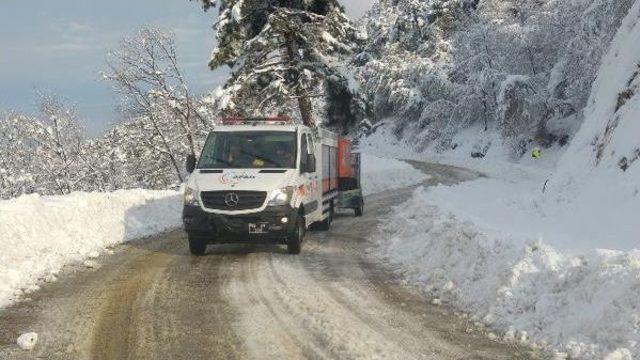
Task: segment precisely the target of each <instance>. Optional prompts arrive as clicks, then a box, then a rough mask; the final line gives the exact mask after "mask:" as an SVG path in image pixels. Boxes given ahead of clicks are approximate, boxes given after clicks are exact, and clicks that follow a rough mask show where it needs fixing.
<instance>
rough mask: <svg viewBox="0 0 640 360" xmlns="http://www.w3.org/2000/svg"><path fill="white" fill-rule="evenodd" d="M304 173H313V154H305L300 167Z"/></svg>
mask: <svg viewBox="0 0 640 360" xmlns="http://www.w3.org/2000/svg"><path fill="white" fill-rule="evenodd" d="M302 170H303V172H305V173H314V172H316V157H315V155H313V154H307V155H306V158H305V161H304V169H302Z"/></svg>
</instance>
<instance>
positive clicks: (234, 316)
mask: <svg viewBox="0 0 640 360" xmlns="http://www.w3.org/2000/svg"><path fill="white" fill-rule="evenodd" d="M414 166H417V167H421V168H422V170H424V171H426V172H427V173H429V174H430V175H431V177H430V178H429V180H428V183H427V184H426V185H433V184H435V183H442V182H444V183H455V182H458V181H464V180H467V179H469V178H471V177H473V175H472V174H470V173H469V172H466V171H464V170H461V169H456V168H452V167H445V166H440V165H424V164H418V163H416V164H414ZM412 189H413V188H405V189H402V190H394V191H387V192H385V193H381V194H377V195H372V196H370V197H368V198H367V211H366V214H365V216H364V217H362V218H354V217H352V215H350V214H345V215H343V216H340V217H338V218H337V219H336V221H335V222H334V223H333V228H332V230H331V231H330V232H328V233H320V232H312V233H309V236H308V238H307V241H306V243H305V245H304V248H303V253H302V255H300V256H291V255H287V254H286V253H285V249H284V248H278V247H270V246H269V247H267V246H264V247H254V246H243V245H228V246H227V245H225V246H212V247H210V248H209V251H208V254H207V255H208V256H205V257H200V258H195V257H191V256H189V255H188V250H187V248H186V239H185V236H184V234H183V233H182V232H181V231H175V232H171V233H168V234H164V235H161V236H157V237H155V238H151V239H147V240H144V241H138V242H132V243H128V244H125V245H122V246H120V247H118V248H116V250H115V253H114V254H112V255H109V256H105V257H103V258H100V259H98V260H97V263H98V264H99V266H98V267H97V268H94V269H91V270H86V269H84V268H80V267H77V268H75V269H74V268H73V267H69V268H68V269H66V270H65V271H63V273H61V274H60V279H59V281H57V282H55V283H51V284H46V285H45V286H43V288H42V289H41V290H40V291H37V292H34V293H32V294H31V295H30V296H31V300H30V301H24V302H20V303H17V304H15V305H13V306H11V307H9V308H7V309H4V310H3V311H2V312H0V324H1V326H0V358H2V359H23V358H36V357H39V358H47V359H70V358H80V359H89V358H92V359H125V358H131V359H179V358H184V359H199V358H202V359H215V358H225V359H227V358H256V359H258V358H332V359H350V358H393V359H412V358H413V359H465V358H469V359H470V358H473V359H478V358H485V359H514V358H530V357H535V354H532V353H530V351H529V350H528V349H526V348H518V347H515V346H511V345H504V344H500V343H498V342H494V341H490V340H489V339H488V338H487V337H486V336H484V335H483V334H482V332H481V331H479V330H478V329H476V328H474V327H473V325H471V324H470V323H467V322H466V321H465V320H462V319H459V318H457V317H454V316H451V315H449V314H448V313H447V312H446V311H444V310H443V309H442V308H440V307H437V306H433V305H429V304H427V302H426V300H424V298H422V297H420V296H419V295H417V292H416V293H414V292H413V291H412V290H410V289H408V288H406V287H404V286H402V285H400V281H399V280H398V279H396V278H395V277H394V275H392V272H391V271H389V269H385V268H384V267H382V266H380V265H379V264H376V263H373V262H371V260H369V259H368V258H367V257H366V256H365V252H366V250H367V248H368V247H369V246H371V243H370V242H369V240H367V237H368V235H370V234H371V233H372V232H373V231H375V229H376V226H377V221H378V219H379V218H381V217H382V216H383V215H385V214H386V213H387V212H388V211H389V210H390V207H391V206H392V205H397V204H400V203H402V202H403V201H405V200H406V199H407V197H408V196H410V195H411V193H412ZM25 331H35V332H37V333H38V334H39V343H38V346H37V347H36V349H34V350H33V351H31V352H24V351H22V350H20V349H19V348H17V347H16V346H15V339H16V338H17V336H18V335H20V334H21V333H23V332H25Z"/></svg>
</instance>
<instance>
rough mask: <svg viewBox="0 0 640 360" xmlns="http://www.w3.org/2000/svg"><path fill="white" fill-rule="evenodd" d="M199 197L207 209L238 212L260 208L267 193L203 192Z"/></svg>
mask: <svg viewBox="0 0 640 360" xmlns="http://www.w3.org/2000/svg"><path fill="white" fill-rule="evenodd" d="M233 195H235V197H234V196H233ZM200 197H201V198H202V204H203V205H204V207H205V208H207V209H211V210H226V211H239V210H252V209H258V208H260V207H262V205H264V202H265V201H266V199H267V193H266V192H264V191H203V192H201V193H200ZM236 202H237V204H236Z"/></svg>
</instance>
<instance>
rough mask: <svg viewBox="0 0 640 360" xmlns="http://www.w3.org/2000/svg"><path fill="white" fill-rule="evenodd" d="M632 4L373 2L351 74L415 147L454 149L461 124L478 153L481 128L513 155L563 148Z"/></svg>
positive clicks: (628, 0) (381, 115)
mask: <svg viewBox="0 0 640 360" xmlns="http://www.w3.org/2000/svg"><path fill="white" fill-rule="evenodd" d="M633 3H634V0H620V1H614V2H612V1H608V0H586V1H578V2H574V1H539V0H486V1H484V0H483V1H477V0H455V1H450V0H432V1H417V0H379V1H378V2H376V4H375V5H374V6H373V8H372V10H371V11H370V12H369V14H368V15H367V16H366V17H365V24H366V30H367V33H368V36H369V41H368V42H367V43H366V46H364V47H363V49H362V52H361V53H360V54H358V55H357V56H356V59H357V60H358V61H357V62H356V65H357V66H356V68H355V72H356V78H357V79H359V80H360V81H361V82H362V83H363V86H362V88H363V89H364V91H365V93H366V96H368V97H369V98H371V99H372V104H373V107H374V111H375V113H376V118H377V119H384V120H386V121H387V122H389V120H390V122H391V123H393V124H394V126H395V128H394V133H395V134H396V135H397V136H398V137H404V138H405V139H406V140H408V141H410V142H412V143H414V144H416V148H418V149H424V148H428V147H431V148H432V149H433V150H436V151H444V150H447V149H451V148H455V147H457V145H459V144H456V143H455V140H452V138H454V137H455V136H456V134H458V133H460V132H462V131H463V130H466V129H470V128H473V130H474V131H475V132H476V139H475V140H470V139H472V137H470V136H468V135H467V136H465V137H464V139H463V141H478V143H479V144H480V145H479V147H480V148H482V149H484V148H485V147H486V146H485V144H487V136H486V134H485V133H495V134H499V135H500V136H501V137H502V139H503V140H504V143H505V144H506V145H507V146H508V147H507V148H508V149H510V150H512V151H513V154H514V155H516V156H517V155H519V154H522V153H523V150H524V151H526V150H527V147H533V146H541V145H542V146H553V145H554V144H564V143H566V140H567V138H568V137H570V136H572V135H573V134H574V133H575V131H576V130H577V128H578V127H579V125H580V123H581V122H582V118H583V114H582V112H581V109H583V108H584V107H585V105H586V102H587V96H588V94H589V90H590V88H591V84H592V83H593V81H594V79H595V74H596V71H597V69H598V67H599V65H600V62H601V59H602V56H603V54H604V53H605V52H606V50H607V49H608V46H609V43H610V42H611V39H612V38H613V36H614V35H615V33H616V31H617V29H618V28H619V26H620V22H621V21H622V19H623V18H624V16H625V15H626V14H627V12H628V10H629V8H630V7H631V5H632V4H633ZM518 79H519V80H518ZM516 80H518V81H516ZM520 80H521V81H520ZM447 109H448V110H447ZM494 144H496V143H495V142H494ZM449 145H450V146H449ZM467 148H468V147H467ZM484 152H486V151H484Z"/></svg>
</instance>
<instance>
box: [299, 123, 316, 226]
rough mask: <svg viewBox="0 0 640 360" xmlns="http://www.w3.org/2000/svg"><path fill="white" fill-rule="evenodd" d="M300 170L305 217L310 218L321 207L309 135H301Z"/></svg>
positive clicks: (311, 142) (314, 160) (311, 141)
mask: <svg viewBox="0 0 640 360" xmlns="http://www.w3.org/2000/svg"><path fill="white" fill-rule="evenodd" d="M299 169H300V177H301V180H302V184H301V189H300V190H301V192H302V193H303V194H304V196H303V199H304V200H303V204H304V208H305V215H307V216H308V215H309V214H311V213H314V212H316V210H318V209H319V207H320V204H319V196H318V175H317V174H318V172H317V164H316V158H315V151H314V149H313V140H312V138H311V136H310V135H309V134H308V133H303V134H302V135H301V139H300V166H299ZM308 220H309V219H308ZM312 220H315V219H312Z"/></svg>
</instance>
